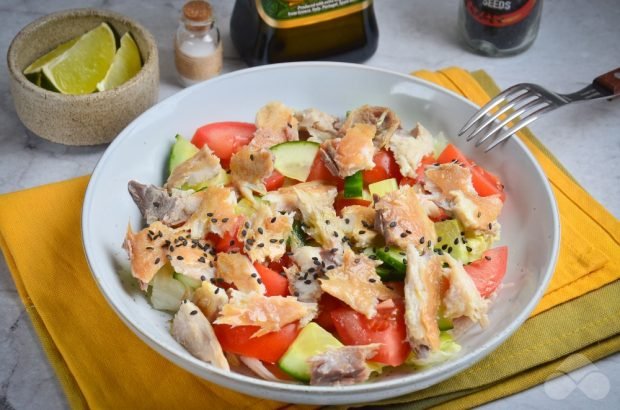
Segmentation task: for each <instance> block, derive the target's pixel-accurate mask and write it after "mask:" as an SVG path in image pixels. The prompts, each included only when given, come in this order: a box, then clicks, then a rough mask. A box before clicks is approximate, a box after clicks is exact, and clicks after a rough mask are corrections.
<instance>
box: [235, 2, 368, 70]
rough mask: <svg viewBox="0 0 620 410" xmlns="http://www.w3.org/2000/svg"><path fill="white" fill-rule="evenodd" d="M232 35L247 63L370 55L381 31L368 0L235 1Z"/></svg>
mask: <svg viewBox="0 0 620 410" xmlns="http://www.w3.org/2000/svg"><path fill="white" fill-rule="evenodd" d="M230 36H231V38H232V41H233V44H234V45H235V47H236V48H237V51H238V52H239V54H240V55H241V58H243V60H244V61H245V62H246V63H247V64H248V65H250V66H254V65H261V64H269V63H280V62H285V61H307V60H335V61H348V62H362V61H365V60H367V59H368V58H370V57H371V56H372V55H373V54H374V52H375V50H376V49H377V44H378V41H379V30H378V28H377V21H376V18H375V12H374V9H373V4H372V1H369V0H291V1H286V0H237V1H236V3H235V8H234V10H233V14H232V18H231V21H230Z"/></svg>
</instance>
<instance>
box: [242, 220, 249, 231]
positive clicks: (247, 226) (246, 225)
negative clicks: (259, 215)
mask: <svg viewBox="0 0 620 410" xmlns="http://www.w3.org/2000/svg"><path fill="white" fill-rule="evenodd" d="M243 226H245V229H250V223H249V222H247V221H246V223H244V224H243Z"/></svg>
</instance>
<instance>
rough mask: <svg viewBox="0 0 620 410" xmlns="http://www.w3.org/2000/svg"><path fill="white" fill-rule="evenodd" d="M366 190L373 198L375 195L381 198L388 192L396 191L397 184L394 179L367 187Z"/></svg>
mask: <svg viewBox="0 0 620 410" xmlns="http://www.w3.org/2000/svg"><path fill="white" fill-rule="evenodd" d="M368 189H369V190H370V194H371V195H372V196H373V197H374V196H375V195H377V196H379V198H381V197H382V196H383V195H385V194H387V193H389V192H392V191H396V190H397V189H398V183H397V182H396V179H395V178H390V179H384V180H383V181H379V182H375V183H374V184H370V185H368Z"/></svg>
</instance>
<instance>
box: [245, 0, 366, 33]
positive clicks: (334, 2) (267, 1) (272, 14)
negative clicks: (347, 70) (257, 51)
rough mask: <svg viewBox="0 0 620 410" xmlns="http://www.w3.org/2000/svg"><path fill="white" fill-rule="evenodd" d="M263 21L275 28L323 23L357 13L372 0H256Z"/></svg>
mask: <svg viewBox="0 0 620 410" xmlns="http://www.w3.org/2000/svg"><path fill="white" fill-rule="evenodd" d="M255 1H256V10H258V14H259V16H260V17H261V18H262V19H263V21H264V22H265V23H267V24H269V25H270V26H271V27H275V28H293V27H300V26H307V25H309V24H316V23H321V22H323V21H327V20H332V19H335V18H338V17H343V16H346V15H348V14H352V13H356V12H358V11H360V10H363V9H365V8H367V7H368V6H369V5H370V4H371V3H372V0H255Z"/></svg>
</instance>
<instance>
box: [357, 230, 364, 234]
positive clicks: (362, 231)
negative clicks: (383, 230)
mask: <svg viewBox="0 0 620 410" xmlns="http://www.w3.org/2000/svg"><path fill="white" fill-rule="evenodd" d="M358 233H359V234H360V235H364V234H365V233H366V231H364V230H361V231H359V232H358Z"/></svg>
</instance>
